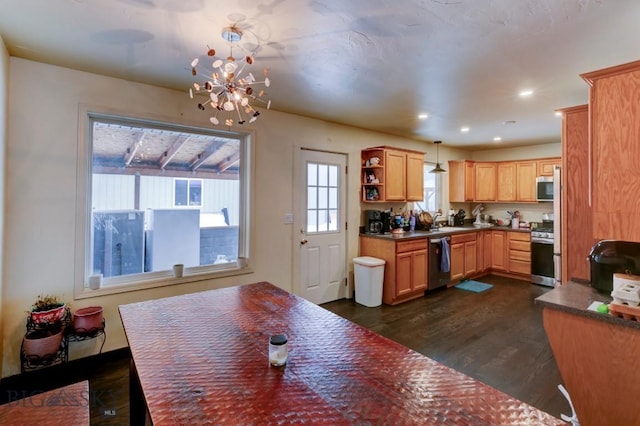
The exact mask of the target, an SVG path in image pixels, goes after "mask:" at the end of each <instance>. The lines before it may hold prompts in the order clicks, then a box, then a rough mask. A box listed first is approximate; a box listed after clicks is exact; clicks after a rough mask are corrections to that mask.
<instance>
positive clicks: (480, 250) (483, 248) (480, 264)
mask: <svg viewBox="0 0 640 426" xmlns="http://www.w3.org/2000/svg"><path fill="white" fill-rule="evenodd" d="M490 270H491V231H478V232H477V233H476V272H478V274H482V273H484V272H488V271H490Z"/></svg>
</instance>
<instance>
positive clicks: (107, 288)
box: [74, 267, 253, 300]
mask: <svg viewBox="0 0 640 426" xmlns="http://www.w3.org/2000/svg"><path fill="white" fill-rule="evenodd" d="M252 273H253V269H251V268H250V267H245V268H229V269H223V270H220V271H211V272H201V273H192V274H186V275H183V276H182V277H179V278H176V277H174V276H173V274H172V273H171V272H167V275H166V276H162V277H153V278H151V279H146V280H135V281H131V282H130V283H126V282H125V283H118V284H111V285H109V284H107V285H104V284H103V286H102V287H100V288H98V289H95V290H92V289H90V288H89V287H84V288H83V289H81V290H80V291H79V292H77V293H76V295H75V297H74V299H76V300H78V299H88V298H90V297H100V296H107V295H111V294H118V293H128V292H131V291H140V290H148V289H152V288H158V287H166V286H171V285H179V284H187V283H194V282H198V281H207V280H212V279H216V278H225V277H233V276H237V275H246V274H252Z"/></svg>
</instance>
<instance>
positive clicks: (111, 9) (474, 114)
mask: <svg viewBox="0 0 640 426" xmlns="http://www.w3.org/2000/svg"><path fill="white" fill-rule="evenodd" d="M638 22H640V2H639V1H637V0H609V1H606V0H265V1H259V0H227V1H211V0H0V35H1V36H2V38H3V40H4V42H5V44H6V46H7V49H8V50H9V52H10V54H11V55H12V56H18V57H23V58H27V59H32V60H36V61H41V62H45V63H51V64H55V65H61V66H65V67H69V68H74V69H79V70H85V71H90V72H95V73H99V74H104V75H109V76H114V77H121V78H125V79H129V80H134V81H141V82H145V83H150V84H154V85H158V86H163V87H169V88H174V89H178V90H183V91H184V92H185V96H187V94H186V93H187V91H188V88H189V87H190V85H191V84H192V83H193V81H194V80H193V77H192V76H191V72H190V65H189V64H190V63H191V61H192V59H193V58H194V57H197V56H200V57H202V58H206V55H205V52H206V50H207V46H210V47H214V48H216V49H217V50H218V51H220V50H222V51H225V52H226V49H227V47H226V44H225V42H224V41H223V40H222V38H221V35H220V34H221V30H222V28H223V27H225V26H228V25H230V24H233V23H236V24H237V25H238V26H239V27H240V28H242V29H243V30H244V37H243V39H242V41H241V44H242V45H243V46H245V47H248V48H255V47H256V46H258V47H257V48H258V53H257V54H256V63H255V64H254V65H253V67H255V69H256V70H258V71H257V72H258V73H261V70H262V68H264V67H266V68H268V69H269V73H270V77H271V82H272V83H271V87H270V88H269V89H268V95H269V97H270V99H271V100H272V107H271V108H272V109H275V110H279V111H284V112H290V113H295V114H299V115H304V116H309V117H316V118H320V119H324V120H328V121H334V122H338V123H345V124H350V125H354V126H358V127H364V128H370V129H374V130H377V131H382V132H386V133H392V134H397V135H402V136H407V137H411V138H416V139H420V140H426V141H433V140H442V141H443V145H449V146H456V147H466V148H468V149H474V148H478V149H479V148H484V147H487V146H496V143H494V142H492V140H493V138H494V136H501V137H502V138H503V141H502V142H501V145H499V146H512V145H520V144H526V145H529V144H537V143H549V142H558V141H559V140H560V120H559V119H558V118H557V117H555V116H554V114H553V112H554V110H555V109H558V108H563V107H569V106H574V105H579V104H583V103H586V102H587V101H588V88H587V85H586V83H585V82H584V81H583V80H582V79H581V78H580V77H579V74H581V73H585V72H589V71H594V70H598V69H601V68H605V67H609V66H614V65H618V64H622V63H625V62H631V61H635V60H638V59H640V50H639V49H638V47H639V45H638V40H640V25H638ZM33 84H37V82H33ZM527 88H529V89H532V90H534V91H535V93H534V95H533V96H532V97H531V98H528V99H522V98H519V97H518V92H519V91H520V90H523V89H527ZM195 107H196V106H195V103H194V108H195ZM419 112H427V113H429V115H430V117H429V118H428V119H427V120H424V121H420V120H418V119H417V118H416V115H417V114H418V113H419ZM268 114H269V113H268V111H267V112H263V114H262V116H261V118H260V120H263V121H266V120H268ZM507 121H515V124H505V123H506V122H507ZM203 123H207V124H208V115H203ZM462 126H468V127H469V128H470V131H469V132H468V133H466V134H463V133H461V132H460V128H461V127H462Z"/></svg>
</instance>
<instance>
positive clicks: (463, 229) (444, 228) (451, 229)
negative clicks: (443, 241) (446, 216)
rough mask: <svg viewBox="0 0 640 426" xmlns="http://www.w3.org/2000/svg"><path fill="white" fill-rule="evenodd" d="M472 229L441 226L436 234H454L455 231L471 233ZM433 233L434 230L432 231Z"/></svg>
mask: <svg viewBox="0 0 640 426" xmlns="http://www.w3.org/2000/svg"><path fill="white" fill-rule="evenodd" d="M472 229H473V228H463V227H457V226H442V227H441V228H440V229H438V230H437V232H456V231H471V230H472ZM432 231H434V230H432Z"/></svg>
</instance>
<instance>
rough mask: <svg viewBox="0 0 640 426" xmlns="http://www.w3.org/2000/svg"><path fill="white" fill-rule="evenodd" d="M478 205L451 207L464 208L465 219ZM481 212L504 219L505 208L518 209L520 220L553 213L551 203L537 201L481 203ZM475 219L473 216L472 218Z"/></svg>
mask: <svg viewBox="0 0 640 426" xmlns="http://www.w3.org/2000/svg"><path fill="white" fill-rule="evenodd" d="M477 205H478V203H452V205H451V207H452V208H453V209H454V210H455V211H458V210H459V209H464V211H466V212H467V219H470V218H473V216H472V215H471V212H472V211H473V209H474V208H475V207H476V206H477ZM483 205H484V210H483V212H482V213H483V214H488V215H490V216H491V219H492V220H496V219H504V218H506V217H509V215H508V214H507V210H510V211H515V210H517V211H519V212H520V220H521V221H522V220H524V221H527V222H542V215H543V214H544V213H553V203H547V202H543V203H537V204H525V203H483ZM474 219H475V218H474Z"/></svg>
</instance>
